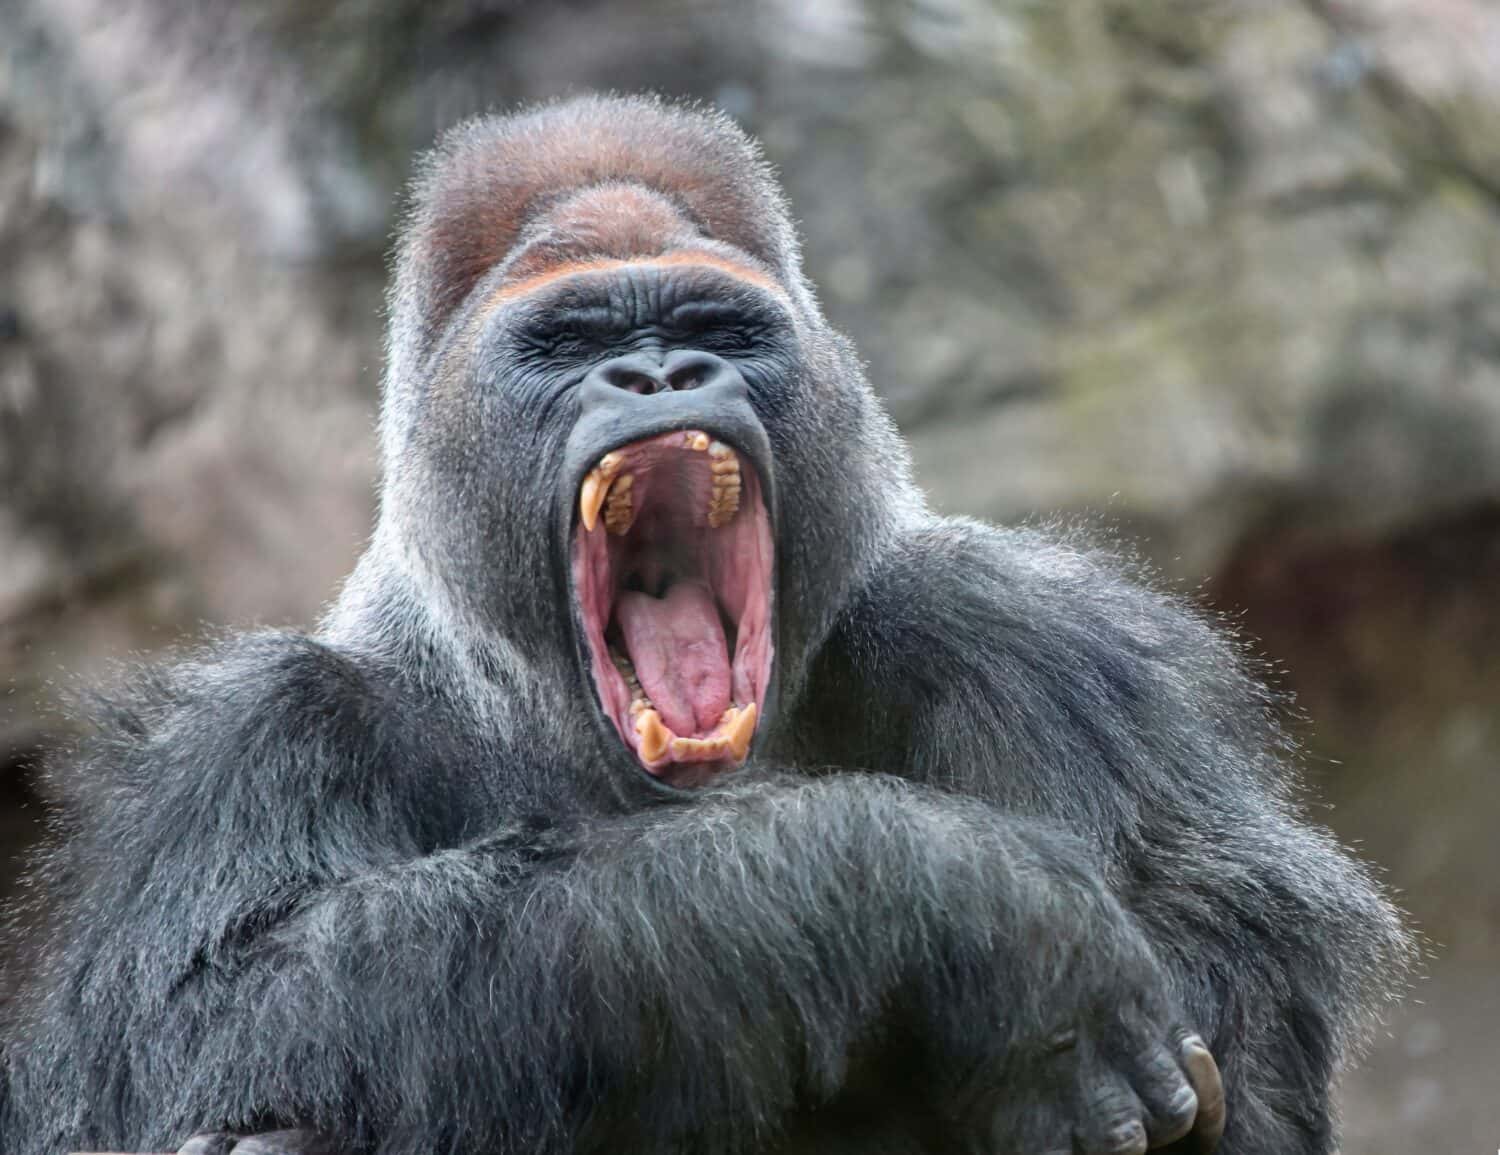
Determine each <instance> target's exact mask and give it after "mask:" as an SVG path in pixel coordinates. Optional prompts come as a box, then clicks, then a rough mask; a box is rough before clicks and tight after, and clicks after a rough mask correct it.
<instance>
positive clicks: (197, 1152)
mask: <svg viewBox="0 0 1500 1155" xmlns="http://www.w3.org/2000/svg"><path fill="white" fill-rule="evenodd" d="M177 1155H338V1151H337V1148H336V1147H335V1146H334V1145H333V1144H332V1143H331V1142H330V1141H329V1139H328V1138H327V1137H326V1136H324V1135H321V1134H319V1133H318V1132H316V1131H264V1132H261V1133H260V1134H257V1135H235V1134H233V1133H231V1132H229V1131H200V1132H199V1133H198V1134H196V1135H194V1136H193V1137H192V1138H191V1139H189V1140H188V1141H187V1142H186V1143H184V1144H183V1145H182V1146H181V1147H179V1148H178V1149H177Z"/></svg>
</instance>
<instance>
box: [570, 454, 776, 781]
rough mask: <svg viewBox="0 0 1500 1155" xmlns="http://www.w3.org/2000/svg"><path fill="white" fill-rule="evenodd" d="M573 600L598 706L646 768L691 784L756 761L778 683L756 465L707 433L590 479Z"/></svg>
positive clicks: (583, 490) (626, 459) (603, 464)
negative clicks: (768, 701)
mask: <svg viewBox="0 0 1500 1155" xmlns="http://www.w3.org/2000/svg"><path fill="white" fill-rule="evenodd" d="M578 512H579V518H578V527H577V529H576V530H575V532H574V537H573V588H574V593H575V596H576V597H577V599H578V607H579V612H580V616H581V618H582V621H583V628H584V633H585V636H586V637H587V639H588V645H589V652H590V657H591V659H592V660H591V663H590V664H591V666H592V670H593V675H594V686H595V688H596V689H597V691H598V694H599V703H600V707H601V708H602V709H603V711H604V713H605V715H606V716H607V717H608V718H609V720H610V721H611V722H613V723H614V726H615V729H616V730H618V731H619V734H620V737H621V739H622V740H623V741H624V742H625V743H626V745H627V746H629V747H630V748H631V750H633V751H634V752H635V755H636V758H637V759H639V761H640V763H641V765H642V766H644V767H645V768H646V770H647V771H649V772H650V773H651V774H653V775H654V776H656V777H658V778H660V779H662V780H663V781H665V782H668V783H670V784H672V785H674V786H691V785H696V784H698V783H700V782H703V781H706V780H707V779H708V778H710V777H711V776H712V775H713V774H715V773H717V772H719V771H721V770H724V769H728V768H729V767H732V766H734V765H737V764H738V763H740V762H743V761H744V759H745V756H746V755H747V754H748V753H749V750H750V741H751V739H752V738H753V737H754V735H755V726H756V723H757V721H758V720H759V717H760V713H761V708H762V703H763V702H764V701H765V694H766V687H767V685H768V684H769V682H770V678H771V659H772V646H771V633H770V616H771V566H772V542H771V520H770V517H769V515H768V514H767V511H766V506H765V501H764V499H763V495H762V493H761V484H760V478H759V477H758V476H757V474H756V472H755V468H754V466H753V465H751V464H750V462H749V461H746V460H742V459H741V457H740V455H739V454H738V453H736V452H735V450H734V449H732V448H731V447H730V446H728V445H726V444H724V443H723V442H721V441H716V440H714V439H713V438H712V437H710V436H709V435H708V434H707V433H704V432H702V431H700V430H696V429H689V430H674V431H673V432H671V433H663V434H659V435H657V436H655V437H647V438H645V439H643V440H641V441H634V442H631V443H630V444H628V445H622V446H620V447H619V448H617V449H615V450H613V451H611V452H609V453H606V454H605V455H604V456H603V457H601V458H600V459H599V461H598V462H597V463H596V464H595V466H594V468H593V469H591V470H590V471H589V472H588V474H587V475H586V476H585V477H584V479H583V483H582V485H581V486H580V487H579V493H578Z"/></svg>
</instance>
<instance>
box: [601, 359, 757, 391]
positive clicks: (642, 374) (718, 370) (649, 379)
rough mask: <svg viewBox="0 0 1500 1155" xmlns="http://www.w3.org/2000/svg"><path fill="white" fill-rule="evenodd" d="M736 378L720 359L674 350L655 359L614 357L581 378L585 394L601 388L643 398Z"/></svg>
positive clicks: (729, 366)
mask: <svg viewBox="0 0 1500 1155" xmlns="http://www.w3.org/2000/svg"><path fill="white" fill-rule="evenodd" d="M738 377H739V374H738V372H736V371H735V369H734V368H733V367H732V366H731V365H730V364H729V363H728V362H727V361H725V360H724V359H723V358H722V357H715V356H714V355H713V354H712V353H703V352H700V351H698V350H697V349H674V350H673V351H672V352H670V353H668V354H667V355H666V356H665V357H655V356H652V355H651V354H650V353H630V354H628V355H627V356H624V357H615V358H613V359H612V360H609V361H606V362H604V364H602V365H600V366H599V367H598V368H596V369H595V370H594V371H593V372H591V373H590V374H589V375H588V376H587V377H586V378H584V382H583V385H584V389H585V391H587V392H589V393H595V392H596V391H598V390H600V389H601V388H602V389H604V390H613V389H619V390H622V391H624V392H626V393H635V394H641V395H645V394H651V393H667V392H674V393H675V392H680V391H681V390H684V389H701V388H703V387H704V386H705V385H712V384H715V383H716V382H719V381H723V380H726V379H729V378H735V379H738Z"/></svg>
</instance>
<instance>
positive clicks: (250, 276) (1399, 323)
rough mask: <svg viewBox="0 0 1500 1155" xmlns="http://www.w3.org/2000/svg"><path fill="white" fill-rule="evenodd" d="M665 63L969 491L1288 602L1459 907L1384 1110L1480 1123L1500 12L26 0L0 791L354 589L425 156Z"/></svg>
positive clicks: (1395, 835)
mask: <svg viewBox="0 0 1500 1155" xmlns="http://www.w3.org/2000/svg"><path fill="white" fill-rule="evenodd" d="M644 87H651V88H656V89H659V90H665V91H668V92H672V93H677V94H684V95H691V96H698V97H703V98H706V99H710V100H714V101H716V102H718V103H719V104H721V105H722V106H723V107H725V108H726V109H728V110H729V111H730V112H731V113H733V114H734V115H736V116H738V117H740V118H741V119H742V120H743V121H744V122H745V123H746V124H747V126H748V127H749V128H751V129H752V130H753V131H755V132H756V133H758V134H759V135H760V136H761V137H762V138H763V140H764V141H765V143H766V147H767V150H768V152H769V153H770V154H771V157H772V159H773V160H774V161H776V162H777V163H778V165H779V166H780V167H781V169H782V171H783V174H784V176H785V180H786V183H787V185H788V189H789V192H790V193H791V196H792V199H793V201H794V203H795V205H796V206H797V209H798V211H799V212H800V213H801V214H802V219H803V222H804V232H805V235H806V241H807V251H808V262H809V266H810V269H811V272H812V274H813V276H814V278H815V280H816V281H817V282H818V284H819V285H820V286H821V288H822V292H823V294H824V299H825V304H826V307H827V309H828V312H829V313H830V315H831V316H832V317H833V319H834V320H835V321H836V323H838V324H839V325H841V326H842V327H844V328H845V329H846V330H847V331H848V332H849V333H850V334H851V336H853V337H854V339H855V340H856V342H857V343H858V344H859V345H860V347H861V348H862V350H863V351H864V352H865V353H866V355H867V356H868V357H869V358H870V360H871V368H872V376H873V377H874V379H875V380H876V382H877V384H878V385H879V387H880V388H881V389H882V390H883V391H884V393H885V395H886V397H887V398H888V399H889V402H890V405H891V407H892V410H893V412H894V413H895V414H896V416H897V417H898V419H899V420H900V421H901V422H902V424H903V425H904V427H905V428H906V429H907V430H908V432H909V433H910V435H911V437H912V440H913V444H914V447H915V451H916V455H917V462H918V469H919V473H920V475H921V477H922V478H923V480H924V481H925V482H926V484H927V485H928V486H929V488H930V489H931V491H932V493H933V496H934V500H935V502H936V503H937V504H939V505H940V506H942V507H943V508H946V509H951V510H963V511H968V512H973V513H978V514H981V515H984V516H988V517H992V518H998V519H1006V520H1009V519H1019V518H1027V517H1033V516H1037V515H1049V516H1051V515H1062V516H1064V517H1068V518H1070V519H1074V518H1086V519H1089V520H1092V521H1095V522H1098V523H1100V524H1102V525H1103V526H1105V527H1112V528H1114V529H1116V530H1118V531H1120V532H1123V533H1125V534H1127V535H1129V536H1131V537H1132V538H1134V539H1136V540H1138V541H1139V542H1140V543H1141V548H1142V550H1143V552H1145V554H1146V555H1147V556H1148V557H1149V558H1150V559H1151V560H1152V561H1153V562H1154V563H1155V564H1156V565H1157V566H1158V567H1159V568H1160V569H1161V570H1162V572H1163V574H1164V577H1165V578H1166V579H1168V580H1174V581H1180V582H1182V583H1184V585H1185V588H1189V589H1191V588H1192V587H1193V586H1195V585H1198V584H1199V583H1203V584H1202V586H1201V591H1202V593H1203V595H1204V596H1206V597H1208V598H1209V599H1210V600H1211V601H1212V602H1213V603H1214V604H1216V605H1217V606H1218V607H1220V608H1222V609H1225V610H1228V611H1233V612H1235V613H1236V614H1239V615H1241V616H1240V619H1239V620H1240V621H1242V623H1243V624H1244V626H1245V628H1246V629H1247V630H1248V631H1249V632H1250V633H1251V634H1253V635H1256V636H1258V637H1259V638H1260V640H1261V641H1260V648H1261V649H1262V650H1263V651H1264V652H1266V653H1267V654H1268V655H1270V656H1271V657H1272V658H1273V659H1274V660H1275V661H1276V663H1277V665H1278V668H1279V669H1281V670H1282V671H1283V672H1282V673H1281V674H1280V675H1279V676H1280V678H1281V680H1282V682H1283V683H1284V685H1285V686H1286V687H1287V688H1289V689H1293V690H1295V691H1297V692H1298V694H1299V696H1300V701H1301V703H1302V705H1303V707H1304V708H1305V710H1306V711H1307V713H1308V714H1309V715H1311V716H1312V717H1313V718H1314V719H1316V721H1317V726H1316V728H1315V729H1309V730H1308V738H1307V741H1308V748H1309V753H1310V759H1309V773H1310V776H1311V777H1312V778H1313V779H1314V780H1315V784H1316V785H1317V786H1318V788H1319V790H1320V791H1321V792H1322V793H1324V794H1325V795H1327V796H1328V797H1331V798H1333V799H1334V800H1335V801H1336V802H1338V803H1339V809H1338V810H1336V811H1334V812H1333V813H1332V814H1331V815H1330V819H1331V820H1332V821H1333V822H1334V824H1335V825H1336V826H1337V827H1338V829H1339V830H1340V832H1341V833H1343V834H1344V835H1346V836H1348V837H1360V838H1362V839H1364V840H1365V843H1366V846H1367V848H1368V850H1369V851H1370V853H1371V854H1372V856H1374V857H1376V858H1378V859H1381V860H1383V861H1384V862H1386V863H1387V864H1388V865H1389V866H1390V867H1391V873H1392V878H1393V881H1395V882H1396V883H1397V884H1398V885H1401V886H1402V887H1403V888H1405V890H1406V891H1407V895H1408V902H1409V905H1410V906H1411V907H1412V909H1413V910H1414V911H1415V912H1416V913H1417V914H1418V916H1419V918H1420V919H1421V921H1422V923H1423V925H1424V927H1425V928H1426V930H1427V931H1428V933H1429V934H1430V935H1431V936H1432V937H1433V938H1434V939H1435V940H1437V941H1438V942H1439V943H1441V944H1445V945H1444V949H1442V950H1441V951H1440V952H1439V955H1438V961H1437V962H1436V963H1435V964H1434V968H1433V979H1432V982H1431V985H1430V989H1429V991H1428V992H1427V993H1426V994H1425V996H1424V998H1425V1000H1426V1004H1427V1005H1426V1006H1424V1007H1415V1008H1413V1009H1412V1010H1411V1011H1410V1012H1408V1014H1407V1016H1406V1017H1405V1018H1404V1019H1402V1020H1401V1022H1400V1023H1399V1024H1398V1025H1397V1029H1396V1034H1395V1037H1394V1038H1393V1039H1391V1040H1388V1041H1387V1042H1386V1043H1385V1044H1383V1045H1382V1048H1381V1049H1380V1050H1379V1052H1378V1053H1377V1055H1376V1057H1375V1062H1374V1065H1373V1067H1372V1068H1371V1071H1370V1073H1368V1074H1365V1075H1362V1076H1361V1081H1358V1082H1356V1083H1355V1084H1354V1085H1353V1087H1352V1088H1351V1090H1350V1096H1349V1104H1350V1111H1349V1115H1350V1118H1349V1123H1348V1130H1349V1135H1348V1139H1347V1143H1348V1149H1350V1150H1357V1151H1362V1152H1367V1153H1372V1155H1380V1153H1382V1152H1395V1151H1405V1150H1410V1149H1413V1148H1414V1147H1417V1146H1419V1145H1420V1146H1422V1147H1429V1148H1432V1149H1435V1150H1439V1149H1440V1150H1455V1151H1456V1150H1460V1149H1466V1148H1467V1147H1469V1146H1471V1145H1472V1142H1473V1141H1474V1140H1475V1139H1476V1138H1482V1139H1484V1140H1485V1142H1491V1143H1493V1142H1494V1139H1493V1136H1494V1135H1495V1134H1500V1123H1497V1120H1496V1116H1495V1114H1494V1110H1495V1109H1494V1107H1493V1105H1492V1103H1491V1097H1490V1096H1489V1094H1488V1090H1487V1088H1486V1087H1484V1086H1482V1082H1484V1081H1486V1080H1485V1076H1486V1074H1487V1072H1488V1070H1489V1069H1490V1068H1491V1067H1492V1063H1491V1062H1489V1061H1487V1060H1486V1058H1485V1056H1486V1055H1492V1054H1493V1049H1494V1029H1495V1027H1496V1026H1497V1025H1500V1006H1497V1005H1496V996H1495V994H1494V991H1493V989H1492V988H1493V981H1492V978H1486V976H1492V973H1493V967H1494V964H1495V961H1496V956H1497V953H1500V917H1497V914H1496V912H1497V910H1500V884H1497V883H1496V881H1495V880H1496V879H1497V878H1500V870H1497V869H1496V867H1497V866H1500V862H1497V860H1496V851H1495V846H1496V842H1495V839H1494V838H1493V830H1494V826H1495V820H1496V818H1497V817H1500V813H1497V810H1500V807H1497V804H1496V802H1495V801H1494V797H1493V785H1492V783H1493V776H1494V773H1495V771H1496V769H1497V766H1496V762H1497V755H1496V753H1495V751H1496V750H1497V749H1500V721H1497V719H1500V710H1497V707H1500V677H1497V673H1496V671H1497V669H1500V667H1497V665H1496V663H1495V662H1494V660H1493V657H1492V655H1493V654H1494V653H1495V652H1496V644H1497V643H1500V600H1497V599H1496V598H1495V597H1494V596H1493V591H1494V590H1495V589H1496V588H1500V289H1497V288H1496V285H1497V283H1500V282H1497V273H1500V228H1497V225H1500V10H1497V9H1495V8H1494V6H1493V5H1492V4H1490V3H1488V2H1487V0H1365V2H1362V3H1359V4H1354V3H1347V2H1341V0H1319V2H1305V3H1304V2H1291V0H1257V2H1255V3H1243V2H1237V0H1202V2H1198V3H1176V2H1171V0H1161V2H1152V3H1140V2H1139V0H1069V3H1067V4H1029V3H1021V2H1019V0H928V2H926V3H923V4H920V5H910V4H905V3H897V2H896V0H816V2H807V0H801V2H794V0H761V2H759V3H754V4H748V3H747V4H735V3H731V2H730V0H722V2H718V3H707V4H705V3H702V2H699V0H632V2H628V3H619V2H616V3H606V2H604V0H597V2H592V3H590V2H584V0H563V2H560V3H554V4H544V3H535V4H525V3H521V2H519V0H513V2H511V3H505V2H493V0H489V2H486V0H445V2H442V3H436V4H426V3H417V2H416V0H397V2H393V3H386V4H379V5H374V4H369V3H365V2H362V0H334V2H331V3H327V4H322V5H316V6H308V5H305V4H300V3H296V2H295V0H268V2H267V3H264V4H259V5H240V4H235V3H232V0H205V2H203V3H199V4H195V5H191V6H186V7H184V6H181V5H176V4H172V3H169V2H167V0H12V3H10V4H9V5H6V6H4V7H3V8H0V686H3V687H4V688H5V693H4V695H3V696H0V766H3V767H6V768H7V770H6V771H5V773H4V776H3V779H0V781H3V784H4V788H5V790H6V791H8V793H7V794H6V795H5V797H6V798H9V799H10V800H11V802H12V803H16V802H20V801H24V800H25V799H27V798H28V797H29V790H30V787H29V786H28V785H27V779H26V776H25V774H24V773H23V768H24V767H25V766H26V765H27V764H28V763H29V761H30V756H31V754H32V753H33V752H34V751H35V749H36V748H37V747H38V746H39V745H40V744H41V743H42V741H43V740H44V735H46V734H48V733H59V732H61V731H62V730H63V729H64V728H65V723H64V722H63V721H62V720H61V719H60V717H59V716H58V715H57V714H56V713H55V703H56V701H57V699H58V695H59V691H60V689H61V688H62V687H64V686H65V685H66V684H67V683H68V681H69V679H72V678H75V677H80V676H81V677H83V678H85V679H98V678H100V677H107V676H108V669H109V664H110V663H111V662H112V661H114V660H115V659H118V658H120V657H122V656H125V655H128V654H136V653H141V652H150V651H153V650H156V649H158V648H160V647H163V646H165V645H168V644H171V643H175V642H178V641H180V640H182V639H183V638H185V637H189V636H192V635H194V634H196V633H199V632H201V631H202V630H203V629H204V628H206V627H209V626H213V625H217V624H236V625H242V624H246V623H250V622H255V621H262V622H270V623H282V622H307V621H310V620H312V619H314V618H315V617H316V614H317V612H318V608H319V606H320V605H321V604H322V603H323V602H324V601H326V599H327V598H328V597H329V595H330V593H331V592H332V590H333V589H334V588H335V586H336V583H337V581H338V578H339V577H340V576H341V575H342V573H343V572H344V571H345V570H346V569H347V567H348V565H349V564H350V562H351V560H352V558H353V557H354V555H355V553H356V552H357V550H358V547H359V543H360V541H361V540H362V538H363V535H364V534H365V532H366V531H367V528H368V526H369V523H370V517H371V512H372V507H373V502H372V496H371V481H372V478H373V438H372V421H373V406H374V396H375V391H376V385H377V380H378V373H379V362H380V352H379V323H380V318H379V302H380V294H381V292H382V289H383V279H384V277H383V268H382V260H381V257H382V252H383V249H384V246H385V244H386V239H387V237H388V234H389V230H390V227H391V221H392V205H393V203H394V197H395V194H396V191H397V189H398V188H399V185H400V182H401V180H402V179H403V178H404V175H405V172H406V170H407V166H408V164H409V159H410V157H411V155H412V153H413V152H414V151H415V150H416V149H419V148H420V147H422V146H424V145H425V144H426V143H428V142H429V141H430V139H431V137H432V135H433V133H434V132H435V131H436V130H437V129H439V128H440V127H442V126H443V125H446V124H448V123H451V122H452V121H453V120H454V119H456V118H458V117H460V116H462V115H465V114H467V113H469V112H471V111H475V110H478V109H481V108H484V107H487V106H491V105H495V104H499V105H505V104H509V103H511V102H513V101H516V100H521V99H533V98H540V97H547V96H552V95H557V94H561V93H565V92H568V91H576V90H578V89H580V88H620V89H633V88H644ZM1335 760H1336V761H1335ZM5 813H6V814H7V815H9V816H10V818H11V819H12V820H13V821H14V822H15V823H16V824H15V826H14V830H15V835H14V839H13V841H12V845H19V843H20V840H21V839H22V838H23V836H24V833H25V830H26V829H27V828H28V820H27V819H26V818H25V817H24V815H23V816H22V817H21V818H20V819H18V820H17V819H16V817H15V816H16V815H17V814H18V813H19V812H18V811H17V810H16V808H15V806H14V805H11V806H9V807H7V808H6V809H5ZM1455 878H1466V881H1463V882H1458V883H1455V881H1454V880H1455ZM1485 1000H1488V1002H1486V1001H1485ZM1486 1011H1488V1012H1489V1013H1490V1016H1491V1017H1490V1020H1489V1022H1490V1026H1489V1027H1488V1028H1486V1027H1485V1026H1483V1015H1484V1013H1485V1012H1486ZM1486 1112H1489V1114H1488V1116H1487V1117H1486V1115H1485V1113H1486ZM1445 1140H1446V1141H1445ZM1481 1146H1482V1144H1481Z"/></svg>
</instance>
